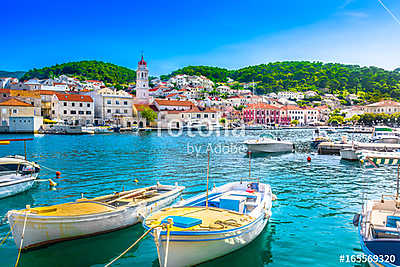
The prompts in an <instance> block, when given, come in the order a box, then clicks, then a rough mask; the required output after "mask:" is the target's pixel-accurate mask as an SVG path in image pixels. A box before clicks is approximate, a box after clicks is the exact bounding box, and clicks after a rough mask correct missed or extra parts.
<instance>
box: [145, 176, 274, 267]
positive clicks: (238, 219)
mask: <svg viewBox="0 0 400 267" xmlns="http://www.w3.org/2000/svg"><path fill="white" fill-rule="evenodd" d="M272 196H273V195H272V192H271V188H270V186H269V185H267V184H264V183H259V182H233V183H228V184H225V185H222V186H219V187H214V188H213V189H212V190H211V191H210V192H209V194H208V193H207V192H206V193H203V194H200V195H198V196H195V197H192V198H190V199H188V200H184V201H181V202H179V203H178V205H177V206H175V207H171V208H165V209H162V210H161V211H158V212H155V213H153V214H152V215H150V216H149V217H147V218H146V219H145V221H144V222H143V225H144V227H145V228H146V229H152V228H154V229H153V230H152V231H151V234H152V235H153V238H154V241H155V244H156V246H157V251H158V258H159V262H160V266H173V267H180V266H192V265H196V264H199V263H202V262H205V261H208V260H212V259H215V258H217V257H220V256H223V255H226V254H228V253H231V252H233V251H235V250H237V249H240V248H242V247H244V246H246V245H247V244H249V243H250V242H251V241H253V240H254V239H255V238H256V237H257V236H258V235H259V234H260V233H261V232H262V230H263V229H264V227H265V226H266V224H267V222H268V220H269V218H270V216H271V206H272V198H273V197H272ZM160 225H164V227H163V228H157V226H160Z"/></svg>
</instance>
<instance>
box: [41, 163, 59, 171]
mask: <svg viewBox="0 0 400 267" xmlns="http://www.w3.org/2000/svg"><path fill="white" fill-rule="evenodd" d="M40 168H45V169H47V170H49V171H52V172H57V170H55V169H52V168H49V167H46V166H44V165H41V164H40Z"/></svg>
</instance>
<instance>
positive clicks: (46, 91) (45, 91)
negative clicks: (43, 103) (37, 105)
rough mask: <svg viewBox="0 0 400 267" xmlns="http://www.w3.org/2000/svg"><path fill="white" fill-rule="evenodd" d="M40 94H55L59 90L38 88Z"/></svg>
mask: <svg viewBox="0 0 400 267" xmlns="http://www.w3.org/2000/svg"><path fill="white" fill-rule="evenodd" d="M39 93H40V95H55V94H59V93H60V92H59V91H52V90H39Z"/></svg>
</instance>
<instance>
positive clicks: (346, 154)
mask: <svg viewBox="0 0 400 267" xmlns="http://www.w3.org/2000/svg"><path fill="white" fill-rule="evenodd" d="M356 152H357V150H356V149H354V148H344V149H341V150H340V158H341V159H344V160H351V161H357V160H358V157H357V154H356Z"/></svg>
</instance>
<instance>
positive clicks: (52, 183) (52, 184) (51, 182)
mask: <svg viewBox="0 0 400 267" xmlns="http://www.w3.org/2000/svg"><path fill="white" fill-rule="evenodd" d="M49 185H50V187H55V186H57V183H56V182H54V181H53V180H51V179H49Z"/></svg>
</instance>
